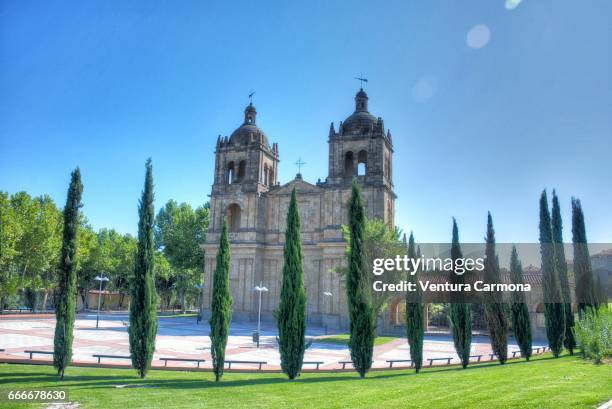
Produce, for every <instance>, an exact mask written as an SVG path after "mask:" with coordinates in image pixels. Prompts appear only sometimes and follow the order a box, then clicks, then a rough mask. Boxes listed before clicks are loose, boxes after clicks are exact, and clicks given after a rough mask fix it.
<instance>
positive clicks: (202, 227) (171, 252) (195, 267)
mask: <svg viewBox="0 0 612 409" xmlns="http://www.w3.org/2000/svg"><path fill="white" fill-rule="evenodd" d="M208 221H209V206H208V205H204V206H201V207H198V208H196V209H195V210H194V209H193V208H192V207H191V206H190V205H189V204H187V203H181V204H177V203H176V202H175V201H174V200H170V201H168V203H166V205H165V206H164V207H163V208H162V209H160V211H159V212H158V214H157V217H156V227H155V240H156V244H157V246H158V248H159V249H161V250H162V251H163V252H164V254H165V255H166V257H167V259H168V261H169V262H170V265H171V266H172V268H173V269H174V271H175V277H174V279H173V288H174V289H175V291H176V293H177V296H178V299H179V300H180V302H181V308H182V310H183V311H185V310H186V303H187V297H188V296H189V295H192V296H196V297H195V298H197V294H196V293H195V290H194V286H195V284H201V282H202V279H203V277H202V275H203V274H202V273H203V267H204V252H203V251H202V247H201V245H202V244H203V243H204V242H205V241H206V230H207V229H208Z"/></svg>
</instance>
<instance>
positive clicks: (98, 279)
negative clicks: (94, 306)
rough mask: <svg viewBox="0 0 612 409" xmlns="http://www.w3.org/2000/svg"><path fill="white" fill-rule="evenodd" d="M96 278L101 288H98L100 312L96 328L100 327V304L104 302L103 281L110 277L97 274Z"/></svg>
mask: <svg viewBox="0 0 612 409" xmlns="http://www.w3.org/2000/svg"><path fill="white" fill-rule="evenodd" d="M95 280H96V281H99V282H100V289H99V290H98V314H96V328H98V325H99V323H100V305H101V302H102V283H103V282H105V281H108V277H104V276H96V278H95Z"/></svg>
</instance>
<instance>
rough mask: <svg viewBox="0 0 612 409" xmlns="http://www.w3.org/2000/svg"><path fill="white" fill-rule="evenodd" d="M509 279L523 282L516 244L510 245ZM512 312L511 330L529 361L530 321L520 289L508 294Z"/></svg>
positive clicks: (513, 281)
mask: <svg viewBox="0 0 612 409" xmlns="http://www.w3.org/2000/svg"><path fill="white" fill-rule="evenodd" d="M510 279H511V281H512V283H513V284H524V281H523V266H522V265H521V262H520V261H519V258H518V252H517V251H516V246H512V255H511V256H510ZM510 298H511V306H510V310H511V312H512V315H511V317H512V330H513V331H514V338H516V343H517V344H518V346H519V349H520V350H521V356H522V357H523V358H525V359H526V360H528V361H529V358H530V357H531V348H532V344H531V322H530V319H529V308H528V307H527V303H526V301H525V294H523V293H522V292H520V291H514V292H512V294H511V295H510Z"/></svg>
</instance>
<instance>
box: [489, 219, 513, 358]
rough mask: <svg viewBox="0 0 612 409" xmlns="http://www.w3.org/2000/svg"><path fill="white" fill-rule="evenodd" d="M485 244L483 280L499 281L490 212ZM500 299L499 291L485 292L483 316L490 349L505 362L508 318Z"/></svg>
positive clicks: (492, 282) (506, 356) (491, 282)
mask: <svg viewBox="0 0 612 409" xmlns="http://www.w3.org/2000/svg"><path fill="white" fill-rule="evenodd" d="M486 240H487V244H486V251H485V253H486V258H485V270H484V279H485V282H487V283H490V284H494V283H500V282H501V278H500V274H499V260H498V258H497V254H496V253H495V230H494V229H493V218H492V217H491V213H489V214H488V215H487V237H486ZM501 299H502V294H501V292H499V291H496V292H487V293H485V306H484V307H485V318H486V320H487V326H488V327H489V337H490V339H491V349H493V353H495V355H497V359H498V360H499V363H500V364H502V365H503V364H505V363H506V360H507V359H508V319H507V318H506V309H505V306H504V304H503V303H501V302H499V301H497V300H501Z"/></svg>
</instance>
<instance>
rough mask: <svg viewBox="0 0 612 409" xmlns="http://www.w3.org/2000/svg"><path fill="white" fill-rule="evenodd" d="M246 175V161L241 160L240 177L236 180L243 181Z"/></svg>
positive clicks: (239, 166) (239, 165)
mask: <svg viewBox="0 0 612 409" xmlns="http://www.w3.org/2000/svg"><path fill="white" fill-rule="evenodd" d="M245 175H246V161H245V160H241V161H240V163H239V164H238V177H237V178H236V181H237V182H242V179H244V176H245Z"/></svg>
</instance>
